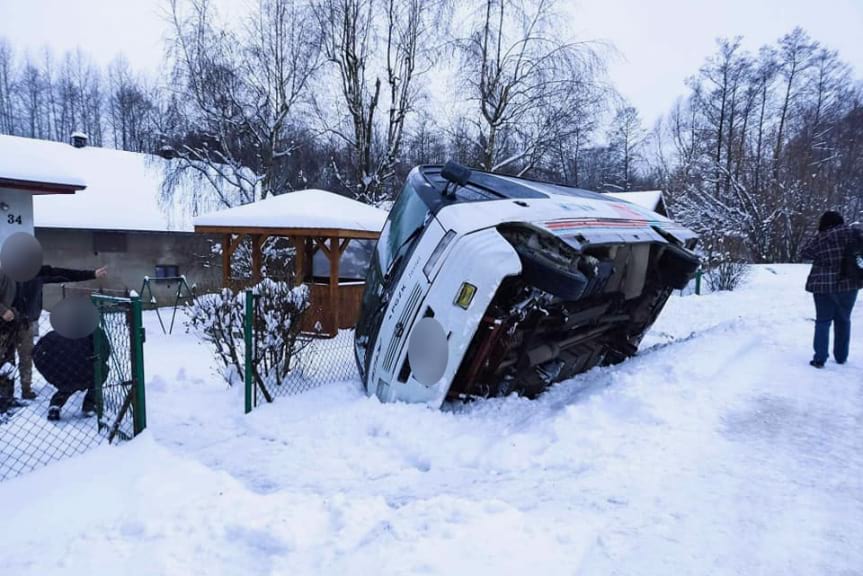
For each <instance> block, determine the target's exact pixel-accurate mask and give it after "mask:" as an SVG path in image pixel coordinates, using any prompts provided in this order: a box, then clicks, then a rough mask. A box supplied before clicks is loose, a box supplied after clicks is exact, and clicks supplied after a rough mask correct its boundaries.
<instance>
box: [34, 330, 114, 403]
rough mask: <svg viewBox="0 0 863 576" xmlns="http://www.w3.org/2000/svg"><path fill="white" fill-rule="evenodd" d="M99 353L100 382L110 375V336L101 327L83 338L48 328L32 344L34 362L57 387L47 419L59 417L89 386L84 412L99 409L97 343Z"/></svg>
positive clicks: (85, 395) (50, 382) (103, 381)
mask: <svg viewBox="0 0 863 576" xmlns="http://www.w3.org/2000/svg"><path fill="white" fill-rule="evenodd" d="M97 345H98V346H99V349H100V351H101V353H100V363H101V364H100V371H99V372H100V374H99V375H100V382H99V383H98V384H99V385H101V384H104V383H105V380H106V379H107V377H108V356H109V354H110V350H109V344H108V339H107V338H106V336H105V333H104V332H103V331H102V330H101V329H97V330H96V331H95V332H94V333H93V334H91V335H90V336H85V337H84V338H75V339H72V338H66V337H65V336H61V335H60V334H58V333H57V332H55V331H53V330H52V331H51V332H48V333H47V334H45V335H44V336H43V337H42V338H40V339H39V342H37V343H36V346H35V348H33V362H34V363H35V364H36V368H38V370H39V372H40V373H41V374H42V376H44V377H45V380H47V381H48V383H49V384H51V385H52V386H53V387H54V388H56V389H57V391H56V392H55V393H54V395H53V396H52V397H51V402H50V406H49V408H48V420H59V419H60V410H61V409H62V408H63V406H64V405H65V404H66V401H67V400H69V397H70V396H72V395H73V394H74V393H75V392H79V391H82V390H86V391H87V392H86V394H84V402H83V404H82V405H81V412H82V413H83V414H84V415H90V414H92V413H93V412H95V411H96V398H95V390H96V362H95V360H96V346H97Z"/></svg>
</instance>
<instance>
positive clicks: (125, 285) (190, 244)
mask: <svg viewBox="0 0 863 576" xmlns="http://www.w3.org/2000/svg"><path fill="white" fill-rule="evenodd" d="M35 232H36V238H38V240H39V242H40V243H41V244H42V249H43V253H44V260H43V261H44V263H45V264H49V265H52V266H60V267H63V268H76V269H85V270H93V269H96V268H99V267H100V266H108V277H107V278H104V279H102V280H93V281H90V282H81V283H78V284H72V285H69V287H68V288H72V287H84V288H104V289H106V291H107V290H112V291H113V290H117V291H128V290H135V291H138V292H140V291H141V285H142V283H143V281H144V277H145V276H149V277H150V278H151V279H154V278H155V276H156V266H157V265H175V266H178V267H179V273H180V274H182V275H184V276H186V281H187V282H188V283H189V285H190V286H191V285H194V284H197V286H198V293H201V292H204V291H208V290H210V289H213V288H217V287H218V286H220V283H221V261H220V258H219V257H218V256H214V255H212V254H211V244H210V242H208V240H215V239H213V238H208V237H207V236H204V235H202V234H192V233H185V232H129V231H121V232H110V233H106V232H105V231H101V230H81V229H62V228H36V231H35ZM151 286H152V290H153V294H154V296H155V298H156V300H157V303H158V304H159V305H164V306H168V305H173V303H174V300H175V298H176V293H177V283H176V282H170V283H161V282H153V283H152V284H151ZM142 297H144V298H145V299H148V298H149V294H144V295H142ZM61 298H62V288H61V286H59V285H57V286H45V307H46V308H47V309H50V308H51V306H53V304H55V303H56V302H58V301H59V300H60V299H61Z"/></svg>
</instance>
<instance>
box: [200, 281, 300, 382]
mask: <svg viewBox="0 0 863 576" xmlns="http://www.w3.org/2000/svg"><path fill="white" fill-rule="evenodd" d="M252 292H253V294H254V296H255V299H254V302H255V313H254V316H253V317H254V320H253V323H252V328H253V331H252V335H253V341H254V343H255V344H254V347H253V350H254V352H253V359H252V376H253V378H254V379H255V381H256V383H258V384H260V383H263V384H270V383H272V384H276V385H280V384H281V383H282V382H283V380H284V379H285V377H286V376H287V375H288V373H289V372H290V371H291V368H292V366H293V364H292V361H293V359H294V358H295V357H296V355H297V354H298V353H299V352H300V351H301V350H302V349H303V348H304V347H305V346H306V345H307V343H308V339H307V338H304V337H302V336H301V326H302V319H303V314H304V313H305V311H306V310H307V309H308V307H309V289H308V287H306V286H298V287H291V285H290V284H289V283H287V282H276V281H274V280H270V279H265V280H263V281H262V282H260V283H259V284H257V285H256V286H254V287H253V288H252ZM244 311H245V296H244V293H243V292H237V293H234V292H233V291H232V290H231V289H230V288H223V289H222V290H221V292H218V293H215V294H205V295H203V296H200V297H198V298H196V299H195V301H194V302H193V303H192V304H191V305H190V306H189V307H188V308H187V310H186V313H187V316H188V321H187V326H188V328H189V330H190V331H194V332H196V333H198V334H199V335H200V337H201V338H202V339H203V340H204V341H205V342H207V343H209V344H210V345H211V346H212V348H213V350H214V353H215V355H216V358H217V359H218V360H219V362H220V364H221V368H222V375H223V376H224V378H225V380H226V381H227V382H228V384H229V385H232V384H234V383H235V382H242V379H243V374H244V364H245V340H244V333H243V323H244V316H245V315H244Z"/></svg>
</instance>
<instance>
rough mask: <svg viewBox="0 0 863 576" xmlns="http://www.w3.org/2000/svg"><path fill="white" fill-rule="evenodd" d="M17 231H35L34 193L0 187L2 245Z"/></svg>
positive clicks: (0, 234)
mask: <svg viewBox="0 0 863 576" xmlns="http://www.w3.org/2000/svg"><path fill="white" fill-rule="evenodd" d="M16 232H26V233H28V234H32V233H33V195H32V194H31V193H30V192H26V191H23V190H12V189H10V188H3V187H0V246H2V244H3V242H5V241H6V238H8V237H9V236H11V235H12V234H15V233H16Z"/></svg>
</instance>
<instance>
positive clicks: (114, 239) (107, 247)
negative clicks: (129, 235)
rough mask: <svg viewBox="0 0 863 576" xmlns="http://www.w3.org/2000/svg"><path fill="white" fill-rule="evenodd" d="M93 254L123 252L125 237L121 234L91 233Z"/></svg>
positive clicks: (124, 249)
mask: <svg viewBox="0 0 863 576" xmlns="http://www.w3.org/2000/svg"><path fill="white" fill-rule="evenodd" d="M93 251H94V252H125V251H126V235H125V234H123V233H122V232H93Z"/></svg>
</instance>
